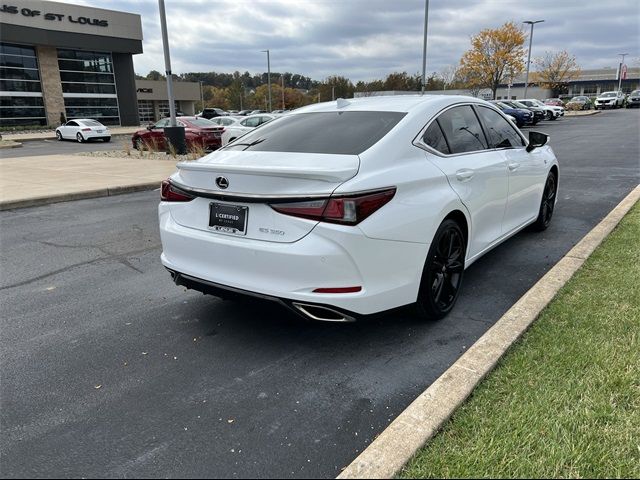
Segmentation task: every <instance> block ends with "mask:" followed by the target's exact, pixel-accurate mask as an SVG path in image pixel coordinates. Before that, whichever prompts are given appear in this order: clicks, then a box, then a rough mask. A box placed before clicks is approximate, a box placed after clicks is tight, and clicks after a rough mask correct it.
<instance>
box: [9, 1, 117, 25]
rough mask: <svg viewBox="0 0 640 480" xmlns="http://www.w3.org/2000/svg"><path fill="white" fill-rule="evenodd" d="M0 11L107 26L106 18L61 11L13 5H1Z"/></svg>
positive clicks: (51, 19)
mask: <svg viewBox="0 0 640 480" xmlns="http://www.w3.org/2000/svg"><path fill="white" fill-rule="evenodd" d="M0 13H10V14H13V15H23V16H25V17H31V18H34V17H43V18H44V19H45V20H50V21H58V22H63V21H64V20H65V19H66V20H67V21H69V22H70V23H77V24H81V25H93V26H95V27H108V26H109V22H108V21H107V20H101V19H99V18H89V17H76V16H73V15H65V14H62V13H50V12H48V13H42V12H41V11H40V10H32V9H31V8H20V7H16V6H14V5H2V6H1V7H0Z"/></svg>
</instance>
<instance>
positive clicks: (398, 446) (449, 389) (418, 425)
mask: <svg viewBox="0 0 640 480" xmlns="http://www.w3.org/2000/svg"><path fill="white" fill-rule="evenodd" d="M639 199H640V185H639V186H637V187H636V188H635V189H634V190H633V191H632V192H631V193H630V194H629V195H627V197H626V198H625V199H624V200H622V202H620V203H619V204H618V206H617V207H615V208H614V209H613V210H612V211H611V212H610V213H609V214H608V215H607V216H606V217H605V218H604V220H602V221H601V222H600V223H599V224H598V225H597V226H596V227H595V228H594V229H593V230H591V231H590V232H589V233H588V234H587V235H586V236H585V237H584V238H583V239H582V240H581V241H580V242H578V244H577V245H576V246H575V247H573V248H572V249H571V250H570V251H569V253H567V254H566V255H565V256H564V257H563V258H562V259H561V260H560V261H559V262H558V263H557V264H556V265H555V266H554V267H553V268H552V269H551V270H549V271H548V272H547V273H546V274H545V275H544V276H543V277H542V278H541V279H540V280H539V281H538V282H537V283H536V284H535V285H534V286H533V287H532V288H531V289H530V290H529V291H528V292H527V293H525V294H524V295H523V296H522V297H521V298H520V300H518V301H517V302H516V303H515V304H514V305H513V306H512V307H511V308H510V309H509V310H508V311H507V312H506V313H505V314H504V315H503V316H502V317H501V318H500V319H499V320H498V321H497V322H496V323H495V325H493V326H492V327H491V328H490V329H489V330H488V331H487V332H486V333H485V334H484V335H483V336H482V337H480V338H479V339H478V341H477V342H476V343H474V344H473V345H472V346H471V348H469V349H468V350H467V351H466V352H465V353H464V355H462V356H461V357H460V358H459V359H458V360H457V361H456V362H455V363H454V364H453V365H452V366H451V367H450V368H449V369H448V370H447V371H446V372H444V374H442V376H440V377H439V378H438V379H437V380H436V381H435V382H433V383H432V384H431V385H430V386H429V388H427V389H426V390H425V391H424V392H423V393H422V394H421V395H420V396H419V397H418V398H417V399H416V400H414V402H413V403H412V404H411V405H409V406H408V407H407V408H406V409H405V410H404V411H403V412H402V413H401V414H400V415H398V417H397V418H396V419H395V420H394V421H393V422H392V423H391V424H390V425H389V426H388V427H387V428H386V430H384V431H383V432H382V433H381V434H380V436H379V437H378V438H376V439H375V440H374V441H373V442H372V443H371V445H369V447H367V449H366V450H364V452H362V453H361V454H360V455H359V456H358V458H356V459H355V460H354V461H353V462H352V463H351V464H350V465H349V466H348V467H347V468H345V470H344V471H343V472H342V473H341V474H340V475H339V476H338V478H339V479H345V478H393V477H394V476H396V475H397V474H398V473H399V472H400V470H401V469H402V467H404V465H405V464H406V463H407V462H408V461H409V460H410V459H411V458H412V457H413V456H414V455H415V454H416V452H417V451H418V450H419V449H420V448H422V447H423V446H424V445H425V444H426V443H427V442H428V441H429V440H430V439H431V438H432V437H433V436H434V435H435V434H436V433H437V432H438V430H440V428H442V426H443V425H444V423H445V422H446V421H447V420H448V419H449V418H450V417H451V415H452V414H453V412H454V411H455V410H456V409H457V408H458V407H459V406H460V405H461V404H462V403H463V402H464V401H465V400H466V399H467V397H469V395H470V394H471V392H472V391H473V389H474V388H475V387H476V386H477V385H478V384H479V383H480V382H481V381H482V379H483V378H484V377H485V376H486V375H487V374H488V373H489V372H491V370H493V368H494V367H495V366H496V364H497V363H498V361H499V360H500V358H502V356H503V355H504V353H505V352H506V351H507V349H508V348H509V347H510V346H511V345H512V344H513V343H514V342H515V341H516V340H518V339H519V338H520V337H521V336H522V334H523V333H524V332H525V331H526V330H527V329H528V328H529V327H530V326H531V324H532V323H533V322H534V321H535V320H536V319H537V318H538V315H539V314H540V312H541V311H542V310H543V309H544V308H545V307H546V306H547V305H548V304H549V302H551V300H552V299H553V298H554V297H555V295H556V293H558V290H560V288H562V287H563V286H564V284H565V283H567V281H569V279H570V278H571V277H572V276H573V275H574V273H575V272H576V271H577V270H578V269H579V268H580V267H581V266H582V264H583V263H584V262H585V260H586V259H587V258H588V257H589V256H590V255H591V254H592V253H593V251H594V250H595V249H596V248H597V247H598V245H600V243H602V241H603V240H604V239H605V238H606V237H607V236H608V235H609V233H611V231H612V230H613V229H614V228H615V227H616V225H618V223H619V222H620V220H622V218H623V217H624V216H625V215H626V214H627V212H628V211H629V210H630V209H631V207H633V205H635V203H636V202H637V201H638V200H639Z"/></svg>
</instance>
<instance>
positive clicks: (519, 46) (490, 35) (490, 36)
mask: <svg viewBox="0 0 640 480" xmlns="http://www.w3.org/2000/svg"><path fill="white" fill-rule="evenodd" d="M525 40H526V34H525V33H524V31H523V30H522V29H521V28H519V27H518V26H517V25H516V24H515V23H514V22H507V23H505V24H504V25H502V26H501V27H500V28H495V29H492V28H487V29H485V30H482V31H481V32H480V33H478V34H477V35H474V36H473V37H471V48H470V49H469V50H467V51H466V52H465V53H464V55H463V56H462V59H461V60H460V70H459V72H458V73H459V76H460V78H466V79H470V80H471V81H472V83H473V84H472V85H468V86H467V88H469V89H472V90H477V89H479V88H490V89H491V92H492V94H493V98H496V91H497V90H498V85H500V83H501V82H502V80H503V78H504V75H505V72H513V73H514V74H517V73H519V72H521V71H522V70H523V69H524V56H525V49H524V42H525Z"/></svg>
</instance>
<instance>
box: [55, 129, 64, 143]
mask: <svg viewBox="0 0 640 480" xmlns="http://www.w3.org/2000/svg"><path fill="white" fill-rule="evenodd" d="M56 138H57V139H58V141H59V142H61V141H62V140H64V139H63V138H62V133H60V131H59V130H56Z"/></svg>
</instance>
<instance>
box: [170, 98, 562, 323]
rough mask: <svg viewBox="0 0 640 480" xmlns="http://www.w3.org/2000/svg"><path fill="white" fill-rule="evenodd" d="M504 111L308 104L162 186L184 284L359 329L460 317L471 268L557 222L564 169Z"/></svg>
mask: <svg viewBox="0 0 640 480" xmlns="http://www.w3.org/2000/svg"><path fill="white" fill-rule="evenodd" d="M547 139H548V137H547V136H546V135H545V134H543V133H538V132H530V133H529V138H528V139H527V138H526V137H525V136H523V134H522V133H521V132H520V131H519V130H518V129H517V128H516V127H515V126H514V125H513V123H512V122H510V121H509V120H507V118H506V116H505V115H504V114H503V113H502V112H501V111H500V110H498V109H497V108H496V107H494V106H493V105H492V104H490V103H487V102H485V101H483V100H478V99H475V98H470V97H462V96H440V95H436V96H427V95H425V96H402V97H369V98H363V99H353V100H342V99H340V100H338V101H337V102H331V103H324V104H316V105H312V106H308V107H304V108H301V109H299V110H296V111H295V112H292V113H290V114H288V115H287V116H283V117H280V118H277V119H275V120H273V121H272V122H269V123H268V124H266V125H263V126H261V127H260V128H258V129H256V130H254V131H252V132H250V133H248V134H246V135H245V136H244V137H242V138H240V139H238V140H237V141H236V142H234V143H231V144H229V145H228V146H226V147H224V148H222V149H220V150H218V151H216V152H214V153H211V154H209V155H207V156H205V157H203V158H201V159H200V160H197V161H195V162H183V163H179V164H178V171H177V172H176V173H174V174H173V175H172V176H171V177H170V178H169V179H168V180H166V181H164V182H163V184H162V193H161V195H162V198H161V202H160V206H159V220H160V234H161V239H162V247H163V252H162V257H161V259H162V263H163V264H164V266H165V267H166V268H167V269H168V270H169V272H170V273H171V275H172V277H173V280H174V281H175V283H176V284H178V285H182V286H185V287H187V288H190V289H194V290H197V291H201V292H204V293H208V294H213V295H216V296H220V297H230V296H231V297H232V296H237V295H238V294H240V295H248V296H255V297H259V298H266V299H271V300H276V301H278V302H280V303H281V304H283V305H284V306H286V307H288V308H290V309H291V310H293V311H295V312H297V313H298V314H301V315H302V316H304V317H306V318H308V319H314V320H325V321H343V322H344V321H352V320H355V319H358V318H361V317H366V316H368V315H371V314H376V313H379V312H384V311H387V310H391V309H394V308H396V307H401V306H405V305H413V306H414V307H415V310H416V311H417V313H418V314H419V315H421V316H424V317H429V318H434V319H437V318H442V317H444V316H445V315H447V314H448V313H449V312H450V311H451V309H452V308H453V306H454V304H455V303H456V299H457V298H458V294H459V292H460V287H461V285H462V278H463V274H464V270H465V268H467V267H468V266H469V265H471V264H472V263H473V262H474V261H476V260H477V259H478V258H480V257H481V256H482V255H484V254H485V253H486V252H488V251H489V250H491V249H492V248H493V247H495V246H496V245H498V244H499V243H501V242H503V241H505V240H506V239H507V238H509V237H511V236H512V235H514V234H516V233H517V232H518V231H520V230H522V229H523V228H525V227H527V226H529V225H533V227H535V228H536V229H538V230H544V229H546V228H547V226H548V225H549V223H550V221H551V217H552V215H553V211H554V206H555V203H556V198H557V189H558V179H559V176H558V175H559V170H558V168H559V167H558V161H557V160H556V157H555V155H554V153H553V151H552V150H551V148H550V147H549V146H547V145H546V143H547Z"/></svg>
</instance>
